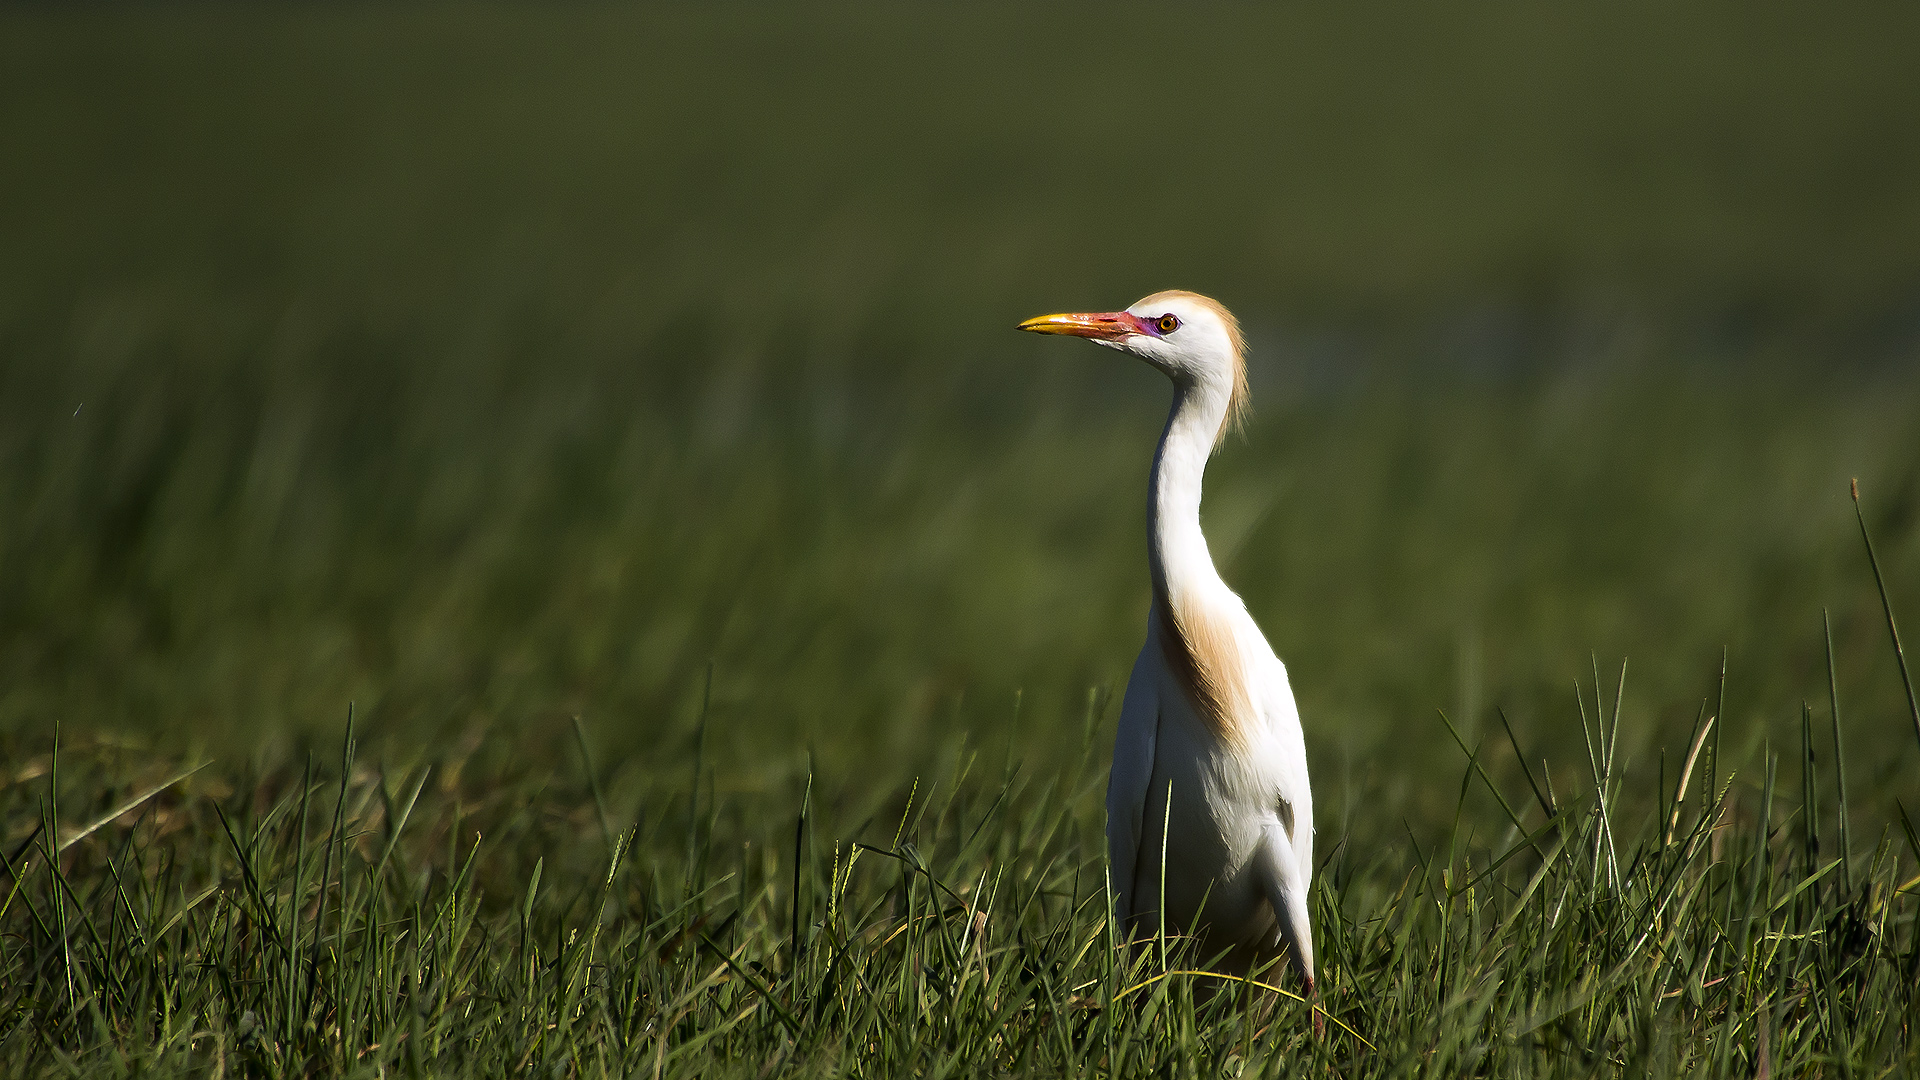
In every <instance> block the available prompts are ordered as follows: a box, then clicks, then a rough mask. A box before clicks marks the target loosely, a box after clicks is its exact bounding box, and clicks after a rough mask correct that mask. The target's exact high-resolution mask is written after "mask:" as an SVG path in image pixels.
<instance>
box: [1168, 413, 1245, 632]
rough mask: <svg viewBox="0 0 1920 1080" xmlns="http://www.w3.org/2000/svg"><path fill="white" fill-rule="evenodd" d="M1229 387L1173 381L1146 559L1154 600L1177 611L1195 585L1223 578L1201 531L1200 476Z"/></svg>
mask: <svg viewBox="0 0 1920 1080" xmlns="http://www.w3.org/2000/svg"><path fill="white" fill-rule="evenodd" d="M1231 396H1232V391H1231V388H1229V387H1221V386H1213V385H1210V384H1208V383H1205V382H1196V383H1188V384H1184V385H1183V384H1175V389H1174V395H1173V409H1172V411H1171V412H1169V413H1168V414H1167V427H1166V430H1165V431H1163V432H1162V433H1161V435H1160V448H1159V449H1158V450H1157V451H1155V452H1154V455H1153V479H1152V481H1151V485H1150V491H1149V494H1148V498H1147V560H1148V564H1149V567H1150V569H1151V572H1152V574H1153V598H1154V601H1155V602H1156V603H1158V604H1160V605H1162V606H1163V607H1169V608H1171V609H1172V610H1174V611H1176V612H1177V611H1178V610H1179V609H1180V608H1181V607H1183V606H1185V602H1186V601H1187V599H1188V598H1189V597H1192V596H1194V594H1195V591H1196V590H1197V589H1204V588H1206V587H1207V586H1209V585H1212V584H1216V583H1218V582H1219V580H1220V575H1219V573H1218V572H1217V571H1216V570H1215V569H1214V566H1213V556H1212V554H1210V553H1209V552H1208V551H1207V537H1206V534H1204V533H1202V532H1201V531H1200V480H1201V476H1202V474H1204V473H1205V472H1206V469H1207V458H1208V456H1209V455H1211V454H1212V453H1213V444H1214V442H1215V440H1216V439H1217V438H1218V437H1219V434H1220V425H1221V424H1222V423H1224V422H1225V420H1226V416H1227V406H1228V402H1229V400H1230V398H1231Z"/></svg>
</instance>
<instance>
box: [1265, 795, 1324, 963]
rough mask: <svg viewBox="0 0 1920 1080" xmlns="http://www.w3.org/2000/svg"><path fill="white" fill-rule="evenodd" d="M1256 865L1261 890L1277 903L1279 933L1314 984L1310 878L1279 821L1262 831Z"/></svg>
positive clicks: (1276, 922)
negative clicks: (1309, 914) (1308, 911)
mask: <svg viewBox="0 0 1920 1080" xmlns="http://www.w3.org/2000/svg"><path fill="white" fill-rule="evenodd" d="M1252 865H1253V872H1254V875H1255V877H1256V878H1257V879H1258V880H1259V882H1260V891H1261V892H1262V893H1264V894H1265V895H1266V898H1267V903H1269V904H1271V905H1272V906H1273V916H1274V919H1273V921H1274V932H1275V935H1276V936H1277V937H1278V938H1279V940H1280V943H1282V944H1284V945H1286V947H1287V952H1288V953H1289V954H1291V955H1292V957H1293V962H1294V963H1295V964H1296V965H1298V966H1299V968H1300V974H1301V975H1303V976H1305V978H1306V980H1307V982H1308V984H1309V985H1311V984H1312V982H1313V926H1312V924H1311V923H1309V922H1308V920H1307V879H1306V878H1305V877H1303V876H1302V875H1301V873H1300V866H1299V864H1298V863H1297V862H1295V861H1294V849H1293V845H1292V844H1291V843H1290V842H1289V840H1288V838H1287V834H1286V830H1285V829H1284V828H1283V827H1282V825H1281V823H1280V822H1279V821H1277V820H1275V821H1270V822H1268V823H1267V824H1266V826H1265V827H1264V828H1262V829H1261V830H1260V845H1259V846H1258V847H1257V848H1255V849H1254V852H1253V864H1252Z"/></svg>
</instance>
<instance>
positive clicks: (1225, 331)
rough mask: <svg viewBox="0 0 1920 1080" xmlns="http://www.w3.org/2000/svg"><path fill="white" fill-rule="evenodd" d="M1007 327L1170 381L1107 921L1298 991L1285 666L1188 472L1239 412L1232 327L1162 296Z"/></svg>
mask: <svg viewBox="0 0 1920 1080" xmlns="http://www.w3.org/2000/svg"><path fill="white" fill-rule="evenodd" d="M1020 329H1022V330H1029V331H1032V332H1034V333H1038V334H1071V335H1074V336H1076V337H1084V338H1091V339H1093V340H1094V341H1096V342H1098V343H1100V344H1102V345H1106V346H1108V347H1110V348H1115V349H1119V350H1120V351H1122V352H1128V353H1132V354H1133V355H1135V356H1137V357H1139V358H1140V359H1142V360H1145V361H1146V362H1147V363H1149V364H1152V365H1153V366H1154V367H1156V368H1158V369H1159V370H1160V371H1161V372H1163V373H1164V374H1165V375H1166V376H1167V377H1168V378H1169V379H1171V380H1173V387H1174V390H1173V409H1172V411H1171V412H1170V413H1169V414H1168V416H1167V426H1166V430H1165V431H1164V432H1162V433H1161V436H1160V447H1159V449H1158V450H1156V451H1155V452H1154V455H1153V477H1152V481H1151V490H1150V493H1149V495H1148V498H1147V533H1148V545H1147V565H1148V569H1149V571H1150V572H1151V574H1152V578H1153V607H1152V610H1151V612H1150V613H1149V614H1148V617H1147V640H1146V644H1145V645H1144V646H1142V647H1141V649H1140V656H1139V658H1138V659H1137V660H1135V661H1134V664H1133V674H1132V675H1131V676H1130V677H1129V678H1128V680H1127V694H1126V698H1125V699H1124V701H1123V702H1122V704H1121V706H1120V730H1119V734H1118V735H1117V737H1116V738H1115V739H1114V746H1113V771H1112V773H1111V775H1110V777H1109V779H1108V782H1107V848H1108V862H1109V866H1110V870H1109V872H1110V873H1111V875H1112V881H1111V886H1112V890H1113V897H1114V906H1115V908H1116V909H1117V910H1116V912H1115V916H1116V918H1118V919H1119V920H1120V924H1121V925H1122V926H1123V927H1125V928H1126V931H1127V933H1128V935H1129V937H1130V938H1132V939H1133V940H1135V941H1139V940H1143V939H1145V938H1148V937H1151V936H1152V935H1154V934H1155V933H1157V932H1159V931H1160V930H1161V928H1162V927H1164V929H1165V932H1166V933H1167V934H1182V933H1187V932H1193V933H1195V934H1196V935H1198V936H1199V938H1200V950H1201V955H1203V956H1206V957H1209V958H1217V960H1216V964H1215V966H1216V967H1217V969H1218V970H1221V971H1223V972H1229V973H1235V974H1240V973H1245V972H1248V971H1250V970H1257V969H1259V968H1260V967H1262V966H1264V965H1266V964H1268V963H1270V962H1272V961H1274V960H1277V959H1278V958H1280V957H1281V956H1282V955H1288V956H1290V957H1291V958H1292V960H1293V963H1294V965H1295V967H1296V968H1297V969H1298V971H1299V973H1300V975H1301V977H1302V979H1303V980H1304V981H1305V983H1306V988H1307V991H1308V993H1309V994H1310V993H1311V992H1312V990H1313V986H1314V978H1313V971H1314V968H1313V930H1312V927H1311V926H1310V925H1309V923H1308V919H1307V887H1308V885H1309V884H1310V883H1311V882H1312V880H1313V794H1312V792H1311V791H1309V790H1308V787H1307V755H1306V746H1305V744H1304V742H1303V741H1302V739H1301V734H1300V714H1299V711H1298V710H1297V709H1296V708H1295V706H1294V701H1293V690H1292V688H1291V687H1290V686H1289V685H1288V682H1287V669H1286V667H1285V666H1284V665H1283V664H1281V663H1280V659H1279V658H1278V657H1276V656H1275V655H1274V653H1273V648H1272V647H1271V646H1269V645H1268V644H1267V639H1266V637H1265V636H1264V635H1262V634H1261V633H1260V628H1259V627H1258V626H1257V625H1255V624H1254V621H1253V617H1252V616H1250V615H1248V614H1247V607H1246V604H1244V603H1243V602H1242V601H1241V599H1240V597H1239V596H1238V595H1236V594H1235V593H1234V591H1233V590H1232V589H1230V588H1228V587H1227V584H1226V582H1224V581H1222V580H1221V579H1220V574H1219V572H1218V571H1217V570H1215V569H1214V565H1213V557H1212V556H1211V555H1210V554H1209V553H1208V551H1207V538H1206V536H1205V534H1203V533H1202V532H1201V530H1200V479H1201V474H1202V473H1203V472H1205V470H1206V467H1207V459H1208V458H1209V457H1210V456H1212V454H1213V451H1214V448H1215V447H1216V446H1218V445H1219V444H1220V442H1221V440H1222V439H1223V438H1224V437H1225V436H1226V434H1227V432H1228V431H1229V430H1230V429H1231V428H1232V427H1233V426H1234V425H1235V424H1237V423H1238V421H1239V419H1240V417H1241V415H1242V413H1244V411H1245V410H1246V406H1247V379H1246V362H1245V357H1244V355H1243V354H1244V351H1245V345H1244V342H1243V340H1242V338H1241V336H1240V325H1239V323H1238V322H1236V321H1235V320H1234V317H1233V316H1232V315H1231V314H1229V313H1228V311H1227V309H1226V308H1224V307H1221V306H1220V304H1218V303H1217V302H1215V301H1213V300H1210V299H1208V298H1207V297H1204V296H1200V295H1198V294H1196V293H1190V292H1178V291H1175V292H1161V293H1155V294H1153V295H1152V296H1149V297H1147V298H1146V299H1144V300H1142V301H1140V302H1139V303H1137V304H1134V305H1133V306H1132V307H1130V308H1128V309H1127V310H1125V311H1114V312H1099V313H1088V314H1073V315H1045V316H1041V317H1039V318H1035V319H1029V320H1027V321H1026V322H1023V323H1021V324H1020ZM1163 826H1164V828H1163ZM1163 856H1164V859H1163Z"/></svg>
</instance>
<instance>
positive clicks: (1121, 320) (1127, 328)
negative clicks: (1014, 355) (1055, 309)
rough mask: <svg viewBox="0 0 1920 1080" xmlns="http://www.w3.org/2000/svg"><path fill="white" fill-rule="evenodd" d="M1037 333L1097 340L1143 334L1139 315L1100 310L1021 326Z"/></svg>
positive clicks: (1046, 317)
mask: <svg viewBox="0 0 1920 1080" xmlns="http://www.w3.org/2000/svg"><path fill="white" fill-rule="evenodd" d="M1019 329H1021V330H1026V331H1028V332H1030V333H1034V334H1071V335H1073V336H1074V337H1083V338H1092V339H1094V340H1095V341H1119V340H1120V339H1121V338H1124V337H1130V336H1132V335H1134V334H1138V333H1142V332H1143V331H1142V330H1141V328H1140V320H1139V318H1138V317H1137V316H1133V315H1129V314H1127V313H1126V312H1124V311H1096V312H1085V313H1082V314H1077V315H1041V316H1039V317H1038V318H1033V319H1028V320H1027V321H1026V322H1023V323H1021V324H1020V326H1019Z"/></svg>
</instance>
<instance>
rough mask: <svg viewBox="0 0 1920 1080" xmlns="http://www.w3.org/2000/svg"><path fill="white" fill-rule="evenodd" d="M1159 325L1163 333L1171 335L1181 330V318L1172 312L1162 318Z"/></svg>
mask: <svg viewBox="0 0 1920 1080" xmlns="http://www.w3.org/2000/svg"><path fill="white" fill-rule="evenodd" d="M1158 325H1159V327H1160V332H1161V333H1163V334H1171V333H1173V332H1174V331H1175V330H1178V329H1180V316H1178V315H1175V314H1173V313H1172V312H1168V313H1167V314H1165V315H1162V316H1160V322H1159V324H1158Z"/></svg>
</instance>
